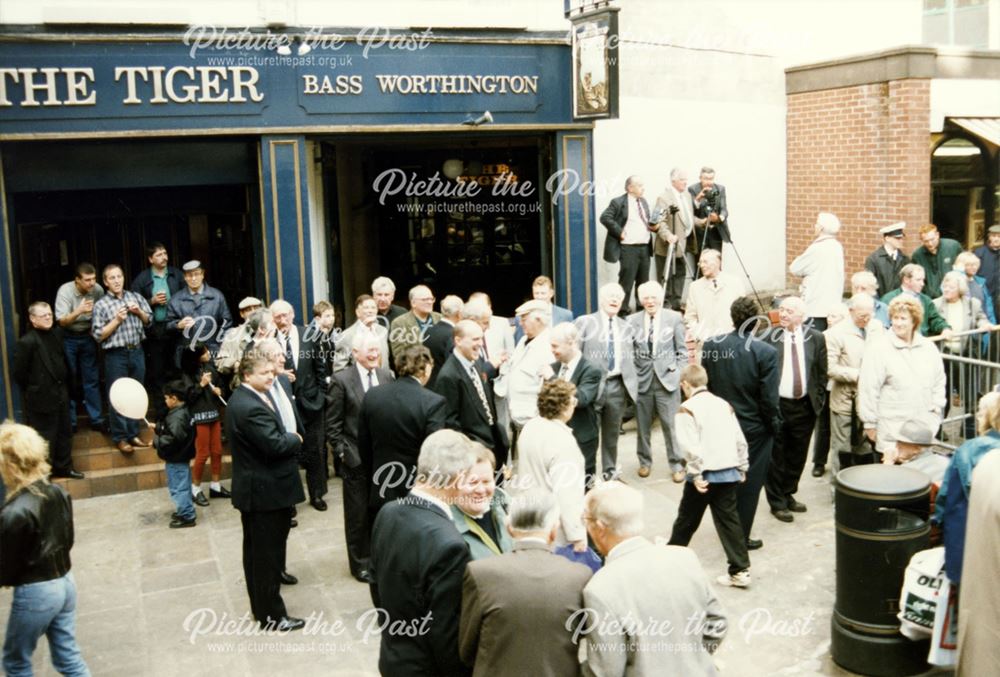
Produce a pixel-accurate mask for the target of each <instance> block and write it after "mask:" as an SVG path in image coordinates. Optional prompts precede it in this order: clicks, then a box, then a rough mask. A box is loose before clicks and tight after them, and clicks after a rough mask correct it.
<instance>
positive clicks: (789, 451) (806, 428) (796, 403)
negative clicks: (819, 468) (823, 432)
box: [764, 396, 816, 510]
mask: <svg viewBox="0 0 1000 677" xmlns="http://www.w3.org/2000/svg"><path fill="white" fill-rule="evenodd" d="M778 406H779V408H780V410H781V419H782V425H781V434H780V435H778V436H777V437H776V438H775V439H774V449H773V450H772V452H771V466H770V467H769V468H768V469H767V480H766V481H765V482H764V491H765V492H766V493H767V502H768V503H769V504H770V505H771V510H787V509H788V506H789V502H790V501H791V499H792V496H793V495H794V494H795V492H797V491H798V490H799V478H800V477H802V469H803V468H804V467H805V465H806V457H807V456H808V454H809V438H810V437H812V432H813V427H814V426H815V425H816V413H815V412H814V411H813V408H812V403H811V402H810V401H809V397H808V396H806V397H802V398H800V399H797V400H790V399H785V398H784V397H782V398H781V400H780V401H779V403H778Z"/></svg>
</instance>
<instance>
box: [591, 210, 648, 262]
mask: <svg viewBox="0 0 1000 677" xmlns="http://www.w3.org/2000/svg"><path fill="white" fill-rule="evenodd" d="M639 202H640V203H641V204H642V207H643V209H645V210H646V218H647V219H648V218H649V217H650V211H649V203H648V202H646V198H644V197H641V198H639ZM627 221H628V193H625V194H624V195H619V196H618V197H616V198H614V199H613V200H611V202H610V203H608V206H607V207H606V208H605V209H604V211H603V212H601V225H602V226H604V227H605V228H607V229H608V235H607V237H605V238H604V260H605V261H607V262H608V263H618V260H619V259H620V258H621V256H622V232H623V231H624V230H625V223H626V222H627ZM647 228H648V226H647ZM647 245H648V247H649V255H650V256H652V255H653V236H652V234H650V236H649V238H648V241H647Z"/></svg>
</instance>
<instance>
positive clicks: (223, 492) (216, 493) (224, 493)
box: [208, 484, 233, 498]
mask: <svg viewBox="0 0 1000 677" xmlns="http://www.w3.org/2000/svg"><path fill="white" fill-rule="evenodd" d="M208 495H209V496H211V497H212V498H232V497H233V495H232V494H231V493H229V489H226V488H225V487H224V486H222V485H221V484H220V485H219V488H218V489H209V490H208Z"/></svg>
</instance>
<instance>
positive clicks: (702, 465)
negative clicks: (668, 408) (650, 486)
mask: <svg viewBox="0 0 1000 677" xmlns="http://www.w3.org/2000/svg"><path fill="white" fill-rule="evenodd" d="M674 423H675V426H676V428H677V442H678V443H679V444H680V447H681V451H682V452H683V453H684V456H685V457H686V458H687V474H688V475H691V476H694V477H697V476H698V475H701V473H702V472H703V471H705V470H726V469H727V468H736V469H737V470H739V471H741V472H746V470H747V468H748V467H750V462H749V460H748V456H747V441H746V438H745V437H743V430H741V429H740V424H739V422H738V421H737V420H736V414H735V413H734V412H733V408H732V407H731V406H730V405H729V403H728V402H726V401H725V400H724V399H722V398H721V397H717V396H715V395H713V394H712V393H710V392H708V391H707V390H696V391H695V392H694V394H692V395H691V397H689V398H688V399H687V400H685V401H684V403H683V404H682V405H681V408H680V409H679V410H678V412H677V414H676V415H675V416H674Z"/></svg>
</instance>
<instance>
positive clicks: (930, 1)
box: [923, 0, 990, 49]
mask: <svg viewBox="0 0 1000 677" xmlns="http://www.w3.org/2000/svg"><path fill="white" fill-rule="evenodd" d="M989 5H990V0H924V13H923V41H924V43H926V44H931V45H960V46H963V47H974V48H980V49H987V48H989V47H990V31H989V26H990V21H989V15H990V7H989Z"/></svg>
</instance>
